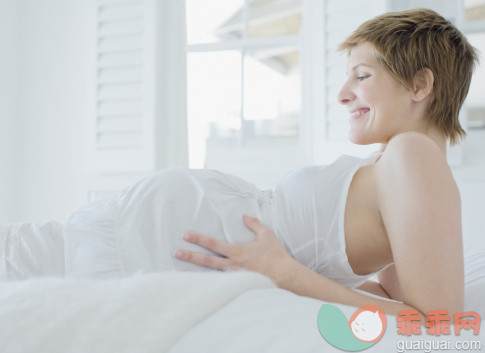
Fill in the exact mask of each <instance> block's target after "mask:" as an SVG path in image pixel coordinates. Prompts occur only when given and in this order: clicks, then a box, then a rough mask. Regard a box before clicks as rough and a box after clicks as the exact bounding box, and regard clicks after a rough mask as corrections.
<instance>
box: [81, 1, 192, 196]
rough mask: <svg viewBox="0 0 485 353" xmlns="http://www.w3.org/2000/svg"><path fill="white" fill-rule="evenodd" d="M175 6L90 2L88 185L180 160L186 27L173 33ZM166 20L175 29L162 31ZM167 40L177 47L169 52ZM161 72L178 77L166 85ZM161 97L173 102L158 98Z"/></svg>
mask: <svg viewBox="0 0 485 353" xmlns="http://www.w3.org/2000/svg"><path fill="white" fill-rule="evenodd" d="M180 3H183V2H179V1H176V0H168V1H163V2H161V1H160V2H159V1H157V0H97V1H96V4H95V7H96V11H95V14H93V15H94V16H93V17H94V18H95V29H96V30H95V32H94V39H95V49H94V71H95V74H94V79H93V82H92V83H91V86H92V87H91V89H92V94H91V95H90V99H91V100H92V102H91V106H92V107H93V109H92V111H91V112H90V114H89V119H90V123H89V127H88V130H87V134H88V147H89V148H88V156H87V168H88V174H89V175H90V176H91V178H92V179H91V181H90V185H89V186H88V188H91V189H99V188H105V187H106V186H105V185H113V187H117V186H120V185H124V184H126V181H134V180H135V179H137V178H139V177H140V176H142V175H144V174H147V173H149V172H152V171H154V170H157V169H162V168H166V167H170V166H175V165H181V166H185V165H186V164H187V161H186V159H187V157H186V154H187V153H186V147H185V148H184V146H185V145H186V144H187V141H186V121H185V120H186V117H185V80H184V77H185V52H184V44H185V32H184V31H182V32H180V31H178V29H179V28H180V27H182V26H184V25H185V24H184V18H183V17H184V12H183V7H180V5H179V4H180ZM171 16H172V17H173V16H176V18H175V19H173V18H171ZM168 22H169V23H171V24H172V25H173V26H174V27H173V28H167V26H166V23H168ZM178 22H181V24H180V25H178V24H177V23H178ZM169 32H170V33H171V34H172V37H175V38H171V37H169V36H168V33H169ZM168 38H170V40H169V39H168ZM167 41H168V42H167ZM173 41H177V43H178V45H179V46H181V48H182V49H180V50H178V49H177V48H175V50H170V49H174V48H173V46H174V44H173ZM173 63H177V64H176V67H174V64H173ZM167 73H170V74H171V75H176V76H178V77H177V79H180V78H182V82H177V84H176V85H175V86H174V85H172V83H173V82H171V81H170V80H171V76H170V75H168V74H167ZM172 80H173V79H172ZM169 81H170V82H169ZM167 95H168V96H170V97H171V98H172V99H171V100H169V101H168V100H167V99H164V97H167ZM160 102H163V104H160ZM175 105H182V106H183V108H174V107H173V106H175ZM172 120H173V121H172ZM169 149H172V150H169ZM169 156H172V159H171V158H170V157H169ZM102 180H104V182H102ZM120 180H123V181H122V182H119V181H120Z"/></svg>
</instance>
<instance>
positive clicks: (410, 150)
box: [378, 132, 449, 169]
mask: <svg viewBox="0 0 485 353" xmlns="http://www.w3.org/2000/svg"><path fill="white" fill-rule="evenodd" d="M423 163H424V164H425V165H429V163H432V164H433V165H442V166H446V167H448V164H447V162H446V158H445V156H444V155H443V153H441V151H440V149H439V148H438V146H437V145H436V144H435V143H434V142H433V140H431V138H429V137H428V136H426V135H424V134H421V133H419V132H404V133H401V134H399V135H397V136H395V137H394V138H392V139H391V140H390V141H389V143H388V144H387V146H386V150H385V151H384V153H383V154H382V157H381V159H380V163H379V164H378V165H379V167H380V168H381V169H382V168H386V167H389V166H392V165H393V166H397V165H403V166H407V167H412V166H417V165H419V164H423ZM448 169H449V167H448Z"/></svg>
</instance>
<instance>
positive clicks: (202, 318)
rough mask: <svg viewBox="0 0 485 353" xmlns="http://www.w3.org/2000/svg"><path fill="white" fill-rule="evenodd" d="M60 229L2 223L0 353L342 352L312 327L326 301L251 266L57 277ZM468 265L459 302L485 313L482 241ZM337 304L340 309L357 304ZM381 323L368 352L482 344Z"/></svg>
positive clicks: (472, 248)
mask: <svg viewBox="0 0 485 353" xmlns="http://www.w3.org/2000/svg"><path fill="white" fill-rule="evenodd" d="M62 231H63V225H62V223H60V222H56V221H50V222H46V223H19V224H9V225H1V226H0V251H1V253H0V279H1V280H2V281H1V282H0V342H1V345H2V348H1V351H2V352H4V353H6V352H49V353H52V352H87V351H89V352H108V351H110V352H114V351H116V352H170V353H185V352H207V353H208V352H211V353H212V352H225V353H235V352H341V350H339V349H337V348H335V347H333V346H332V345H331V344H329V343H328V342H327V341H326V340H325V339H323V337H322V335H321V334H320V332H319V330H318V326H317V317H318V312H319V310H320V308H321V307H322V305H323V304H325V303H324V302H322V301H320V300H316V299H312V298H307V297H302V296H298V295H296V294H294V293H292V292H289V291H286V290H282V289H279V288H277V287H276V286H275V285H274V284H273V283H272V282H271V281H270V280H269V279H268V278H266V277H264V276H262V275H260V274H257V273H253V272H249V271H234V272H217V273H214V272H212V273H192V272H167V273H159V274H143V273H138V274H135V275H134V276H131V277H129V278H123V279H116V280H105V281H101V280H74V279H66V278H63V276H64V263H63V253H64V248H63V232H62ZM7 240H8V241H7ZM7 244H8V246H6V245H7ZM465 272H466V307H465V309H466V310H468V311H476V312H478V313H479V314H481V315H482V316H484V315H485V304H484V303H483V297H484V294H485V245H484V244H483V242H480V241H477V242H472V243H469V242H468V243H467V246H466V248H465ZM335 306H337V307H338V308H339V309H340V310H342V312H344V314H345V315H346V317H347V318H350V317H351V315H352V313H353V312H354V311H355V308H353V307H349V306H345V305H338V304H337V305H335ZM387 322H388V324H387V329H386V332H385V334H384V336H383V337H382V339H381V340H380V341H379V342H377V343H376V344H375V345H374V346H372V347H371V348H369V349H368V350H366V351H368V352H386V353H387V352H391V351H398V348H399V347H398V346H397V345H398V344H403V343H399V342H404V341H406V340H407V341H413V340H414V341H420V340H421V341H422V339H423V338H426V339H435V340H441V341H449V342H450V343H449V344H450V345H451V344H455V342H457V341H460V342H463V341H469V342H472V341H473V342H478V343H479V344H480V345H481V349H484V346H483V344H484V335H483V333H482V332H480V334H478V335H474V334H473V333H472V332H471V330H465V331H462V333H461V335H460V336H456V335H454V334H453V325H452V326H451V332H452V334H451V335H448V336H441V337H436V338H433V337H432V336H431V337H430V336H425V335H412V336H409V337H407V336H403V335H398V334H397V329H396V318H395V317H392V316H387ZM423 331H424V330H423ZM482 331H483V330H482ZM433 351H439V350H433ZM443 351H445V350H443ZM446 351H448V352H449V351H450V350H446ZM451 351H453V350H451Z"/></svg>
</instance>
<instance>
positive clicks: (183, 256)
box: [175, 250, 236, 271]
mask: <svg viewBox="0 0 485 353" xmlns="http://www.w3.org/2000/svg"><path fill="white" fill-rule="evenodd" d="M175 257H176V258H177V259H179V260H183V261H187V262H191V263H193V264H195V265H199V266H203V267H207V268H212V269H216V270H223V271H226V270H232V269H236V268H235V267H234V266H232V265H230V264H229V262H228V260H227V259H224V258H221V257H219V256H214V255H208V254H201V253H197V252H192V251H187V250H183V251H182V250H177V252H176V253H175Z"/></svg>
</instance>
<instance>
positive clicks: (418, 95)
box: [412, 67, 434, 102]
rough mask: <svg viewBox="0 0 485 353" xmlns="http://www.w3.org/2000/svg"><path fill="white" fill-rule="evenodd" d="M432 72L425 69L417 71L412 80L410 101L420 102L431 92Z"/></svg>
mask: <svg viewBox="0 0 485 353" xmlns="http://www.w3.org/2000/svg"><path fill="white" fill-rule="evenodd" d="M433 83H434V75H433V71H431V70H430V69H428V68H427V67H425V68H424V69H421V70H419V71H418V72H417V73H416V75H415V76H414V79H413V91H412V100H413V101H415V102H421V101H422V100H423V99H425V98H426V97H428V96H429V95H431V93H432V92H433Z"/></svg>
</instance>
